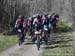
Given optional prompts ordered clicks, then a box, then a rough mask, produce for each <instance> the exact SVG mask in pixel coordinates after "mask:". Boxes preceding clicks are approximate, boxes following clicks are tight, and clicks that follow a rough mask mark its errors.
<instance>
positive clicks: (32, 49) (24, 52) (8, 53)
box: [0, 44, 43, 56]
mask: <svg viewBox="0 0 75 56" xmlns="http://www.w3.org/2000/svg"><path fill="white" fill-rule="evenodd" d="M42 52H43V50H42V48H41V49H40V50H39V51H38V50H37V48H36V45H35V44H34V45H22V46H21V48H19V46H18V45H16V46H13V47H11V48H9V49H7V50H5V51H3V52H2V53H1V54H0V56H41V53H42Z"/></svg>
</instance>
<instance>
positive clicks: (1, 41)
mask: <svg viewBox="0 0 75 56" xmlns="http://www.w3.org/2000/svg"><path fill="white" fill-rule="evenodd" d="M17 41H18V40H17V37H16V35H14V36H0V51H3V50H4V49H6V48H8V47H10V46H12V45H14V44H16V43H17Z"/></svg>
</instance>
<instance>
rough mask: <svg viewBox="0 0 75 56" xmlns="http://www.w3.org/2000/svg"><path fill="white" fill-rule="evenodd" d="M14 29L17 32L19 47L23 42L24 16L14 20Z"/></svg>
mask: <svg viewBox="0 0 75 56" xmlns="http://www.w3.org/2000/svg"><path fill="white" fill-rule="evenodd" d="M15 28H16V30H17V32H18V37H19V46H20V45H21V44H22V43H23V42H24V28H25V25H24V16H22V15H20V16H19V17H18V18H17V19H16V23H15Z"/></svg>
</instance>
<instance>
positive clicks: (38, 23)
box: [33, 15, 41, 50]
mask: <svg viewBox="0 0 75 56" xmlns="http://www.w3.org/2000/svg"><path fill="white" fill-rule="evenodd" d="M33 25H34V29H35V39H36V40H37V43H36V44H37V48H38V50H39V48H40V42H41V38H40V37H41V17H40V15H38V16H37V17H36V18H35V19H34V21H33Z"/></svg>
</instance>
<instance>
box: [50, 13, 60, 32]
mask: <svg viewBox="0 0 75 56" xmlns="http://www.w3.org/2000/svg"><path fill="white" fill-rule="evenodd" d="M58 18H59V15H58V14H53V15H52V16H51V24H52V26H53V31H54V33H55V32H56V23H57V22H58Z"/></svg>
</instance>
